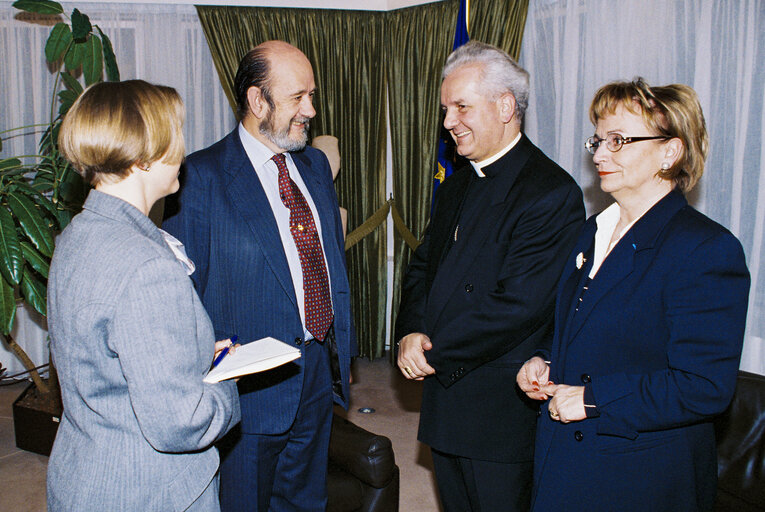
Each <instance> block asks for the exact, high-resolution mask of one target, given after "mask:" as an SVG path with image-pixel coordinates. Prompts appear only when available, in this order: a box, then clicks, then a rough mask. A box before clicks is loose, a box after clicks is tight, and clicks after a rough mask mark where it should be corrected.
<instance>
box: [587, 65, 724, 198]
mask: <svg viewBox="0 0 765 512" xmlns="http://www.w3.org/2000/svg"><path fill="white" fill-rule="evenodd" d="M620 105H621V106H623V107H624V108H626V109H627V110H629V111H630V112H632V113H633V114H638V115H640V116H642V118H643V121H644V122H645V124H646V126H647V127H648V128H649V129H650V130H652V131H653V132H655V134H656V135H664V136H666V137H671V138H678V139H680V141H681V142H682V143H683V147H682V149H681V150H680V155H679V156H678V158H677V160H675V163H674V165H673V166H672V167H670V168H669V169H667V170H664V169H660V170H658V175H659V177H661V178H663V179H665V180H670V181H672V182H673V183H674V184H675V185H676V186H678V187H680V189H682V191H683V192H688V191H689V190H691V189H692V188H693V187H694V185H696V183H697V182H698V181H699V178H701V175H702V174H703V173H704V161H705V160H706V158H707V152H708V150H709V135H708V134H707V127H706V122H705V121H704V113H703V112H702V110H701V104H700V103H699V98H698V96H697V95H696V91H694V90H693V89H692V88H690V87H688V86H687V85H683V84H671V85H665V86H663V87H650V86H649V85H648V84H647V83H645V81H644V80H643V79H642V78H636V79H635V80H633V81H632V82H612V83H610V84H608V85H604V86H603V87H601V88H600V89H599V90H598V92H596V93H595V97H594V98H593V100H592V105H591V106H590V121H592V124H597V122H598V120H599V119H602V118H604V117H606V116H609V115H612V114H614V112H616V109H617V107H619V106H620Z"/></svg>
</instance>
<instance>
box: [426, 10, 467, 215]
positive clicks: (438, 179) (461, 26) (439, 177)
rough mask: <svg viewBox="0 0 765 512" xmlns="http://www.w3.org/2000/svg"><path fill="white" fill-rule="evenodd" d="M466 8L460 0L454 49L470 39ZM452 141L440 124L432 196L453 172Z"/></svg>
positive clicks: (434, 196) (434, 195)
mask: <svg viewBox="0 0 765 512" xmlns="http://www.w3.org/2000/svg"><path fill="white" fill-rule="evenodd" d="M468 9H469V0H460V12H459V13H458V14H457V29H456V30H455V31H454V46H453V47H452V50H456V49H457V48H459V47H460V46H462V45H463V44H465V43H467V42H468V41H469V40H470V36H469V35H468ZM453 149H454V143H453V141H452V138H451V135H449V132H448V131H446V128H444V127H443V126H441V138H440V140H439V142H438V165H437V169H436V175H435V176H433V198H432V199H435V198H436V189H437V188H438V186H439V185H440V184H441V183H443V181H444V180H445V179H446V178H447V177H448V176H449V175H451V173H452V172H454V162H453V154H454V151H453ZM430 204H431V207H430V209H431V213H433V201H432V200H431V203H430Z"/></svg>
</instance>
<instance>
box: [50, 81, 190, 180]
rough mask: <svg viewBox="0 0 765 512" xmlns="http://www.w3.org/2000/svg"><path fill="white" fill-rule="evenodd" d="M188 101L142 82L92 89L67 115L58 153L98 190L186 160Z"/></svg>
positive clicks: (111, 83)
mask: <svg viewBox="0 0 765 512" xmlns="http://www.w3.org/2000/svg"><path fill="white" fill-rule="evenodd" d="M184 117H185V113H184V109H183V101H182V100H181V97H180V96H179V95H178V93H177V92H176V90H175V89H173V88H171V87H165V86H162V85H153V84H150V83H148V82H144V81H143V80H127V81H124V82H101V83H98V84H94V85H92V86H90V87H88V88H87V89H86V90H85V92H83V93H82V94H81V95H80V97H79V98H77V101H75V102H74V105H72V108H71V109H69V112H68V113H67V114H66V116H65V117H64V121H63V123H62V124H61V130H60V132H59V136H58V143H59V149H60V151H61V153H62V154H63V156H64V158H66V159H67V160H69V161H70V162H71V163H72V165H73V166H74V167H75V169H77V170H78V171H79V173H80V174H81V175H82V177H83V178H84V179H85V181H87V182H88V183H90V184H91V185H93V186H96V185H98V184H99V183H100V182H102V181H104V180H106V181H111V182H114V181H120V180H122V179H123V178H125V177H126V176H127V175H128V174H130V168H131V167H132V166H133V165H138V166H139V167H141V168H146V169H148V168H149V167H150V166H151V164H152V163H154V162H156V161H158V160H160V159H161V160H162V161H163V162H165V163H168V164H176V163H180V162H181V161H183V154H184V151H185V147H184V144H183V131H182V129H183V121H184Z"/></svg>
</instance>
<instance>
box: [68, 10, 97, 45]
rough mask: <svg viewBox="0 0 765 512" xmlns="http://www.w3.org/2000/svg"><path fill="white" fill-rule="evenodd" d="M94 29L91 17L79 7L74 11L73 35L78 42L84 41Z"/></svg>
mask: <svg viewBox="0 0 765 512" xmlns="http://www.w3.org/2000/svg"><path fill="white" fill-rule="evenodd" d="M92 31H93V25H91V24H90V18H88V17H87V15H85V14H82V13H81V12H80V10H79V9H75V10H74V11H72V37H73V38H74V40H75V41H77V42H78V43H84V42H85V39H87V37H88V34H90V33H91V32H92Z"/></svg>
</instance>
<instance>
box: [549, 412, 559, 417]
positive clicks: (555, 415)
mask: <svg viewBox="0 0 765 512" xmlns="http://www.w3.org/2000/svg"><path fill="white" fill-rule="evenodd" d="M550 417H551V418H557V417H558V413H557V412H555V411H550Z"/></svg>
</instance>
